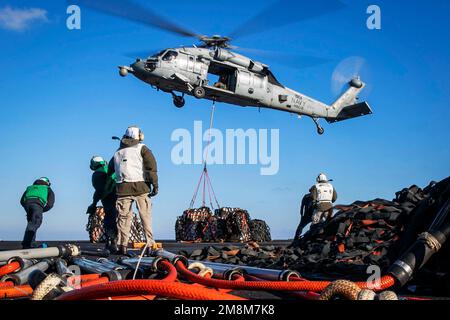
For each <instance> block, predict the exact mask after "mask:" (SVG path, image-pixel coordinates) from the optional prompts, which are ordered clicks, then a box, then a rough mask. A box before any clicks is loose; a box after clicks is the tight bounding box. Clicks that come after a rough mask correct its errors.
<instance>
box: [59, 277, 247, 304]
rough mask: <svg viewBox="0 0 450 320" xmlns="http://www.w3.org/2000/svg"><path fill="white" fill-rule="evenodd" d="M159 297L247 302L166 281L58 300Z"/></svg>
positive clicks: (104, 287) (111, 285) (109, 286)
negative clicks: (137, 296) (136, 296)
mask: <svg viewBox="0 0 450 320" xmlns="http://www.w3.org/2000/svg"><path fill="white" fill-rule="evenodd" d="M130 295H157V296H163V297H170V298H175V299H183V300H245V299H243V298H241V297H237V296H234V295H231V294H226V293H220V292H217V291H215V290H211V289H204V288H198V287H193V286H191V285H188V284H184V283H177V282H168V281H165V280H123V281H112V282H108V283H104V284H99V285H95V286H90V287H85V288H82V289H78V290H73V291H70V292H67V293H64V294H63V295H61V296H59V297H58V298H57V299H58V300H91V299H101V298H107V297H113V296H116V297H117V296H130Z"/></svg>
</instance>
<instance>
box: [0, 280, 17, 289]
mask: <svg viewBox="0 0 450 320" xmlns="http://www.w3.org/2000/svg"><path fill="white" fill-rule="evenodd" d="M12 287H14V282H12V281H5V282H0V289H3V288H12Z"/></svg>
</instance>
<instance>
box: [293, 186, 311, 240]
mask: <svg viewBox="0 0 450 320" xmlns="http://www.w3.org/2000/svg"><path fill="white" fill-rule="evenodd" d="M311 192H312V187H311V188H310V189H309V193H307V194H306V195H305V196H304V197H303V199H302V203H301V205H300V224H299V225H298V227H297V231H296V232H295V238H294V239H297V240H298V239H300V236H301V235H302V233H303V229H304V228H305V227H306V225H307V224H308V223H310V222H311V221H312V215H313V211H314V206H313V198H312V193H311Z"/></svg>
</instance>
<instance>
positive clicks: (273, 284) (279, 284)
mask: <svg viewBox="0 0 450 320" xmlns="http://www.w3.org/2000/svg"><path fill="white" fill-rule="evenodd" d="M176 267H177V270H178V271H179V272H180V274H181V275H183V276H184V277H185V278H186V279H187V280H189V281H191V282H196V283H200V284H202V285H205V286H208V287H216V288H225V289H233V290H263V291H313V292H321V291H322V290H324V289H325V288H326V287H327V286H328V285H329V284H330V283H331V282H330V281H295V282H286V281H230V280H217V279H207V278H204V277H200V276H198V275H197V274H195V273H193V272H191V271H190V270H188V269H187V268H186V267H185V266H184V265H183V264H182V263H181V262H180V261H179V262H177V265H176ZM394 283H395V280H394V278H392V277H391V276H384V277H382V278H381V285H380V287H379V288H377V289H376V291H382V290H385V289H387V288H389V287H391V286H393V285H394ZM356 285H357V286H359V287H360V288H361V289H366V288H367V287H368V286H367V283H366V282H357V283H356Z"/></svg>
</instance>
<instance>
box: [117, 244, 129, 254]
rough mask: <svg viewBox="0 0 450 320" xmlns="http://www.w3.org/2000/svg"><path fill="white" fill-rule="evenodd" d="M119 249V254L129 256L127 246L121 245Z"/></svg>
mask: <svg viewBox="0 0 450 320" xmlns="http://www.w3.org/2000/svg"><path fill="white" fill-rule="evenodd" d="M117 248H118V250H117V253H118V254H120V255H122V256H128V249H127V247H126V246H122V245H119V246H118V247H117Z"/></svg>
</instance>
